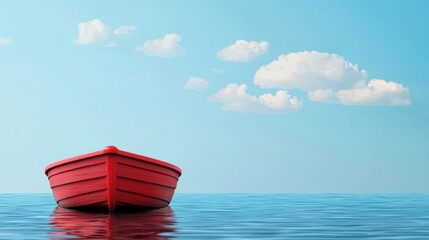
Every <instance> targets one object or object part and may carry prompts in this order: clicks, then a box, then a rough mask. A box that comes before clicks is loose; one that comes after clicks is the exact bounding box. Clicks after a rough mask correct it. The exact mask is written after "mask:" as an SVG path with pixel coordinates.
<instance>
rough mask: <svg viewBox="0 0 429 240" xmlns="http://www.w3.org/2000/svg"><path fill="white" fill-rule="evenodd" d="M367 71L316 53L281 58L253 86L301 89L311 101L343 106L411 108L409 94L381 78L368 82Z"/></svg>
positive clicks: (259, 74) (263, 70)
mask: <svg viewBox="0 0 429 240" xmlns="http://www.w3.org/2000/svg"><path fill="white" fill-rule="evenodd" d="M366 78H367V72H366V71H365V70H359V67H358V65H356V64H353V63H351V62H349V61H347V60H345V59H344V58H343V57H341V56H339V55H336V54H330V53H320V52H316V51H304V52H297V53H290V54H287V55H281V56H280V57H279V58H278V59H277V60H274V61H273V62H271V63H270V64H268V65H265V66H262V67H261V68H259V69H258V70H257V72H256V73H255V76H254V83H255V84H256V85H258V86H260V87H263V88H279V89H283V90H288V89H299V90H302V91H305V92H307V93H308V97H309V99H310V100H312V101H316V102H325V103H338V104H343V105H388V106H403V105H410V104H411V99H410V91H409V89H408V88H406V87H404V86H402V85H401V84H399V83H395V82H391V81H385V80H381V79H371V80H369V81H368V82H367V80H366Z"/></svg>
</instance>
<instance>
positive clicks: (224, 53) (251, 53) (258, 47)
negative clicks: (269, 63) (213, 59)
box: [217, 40, 269, 62]
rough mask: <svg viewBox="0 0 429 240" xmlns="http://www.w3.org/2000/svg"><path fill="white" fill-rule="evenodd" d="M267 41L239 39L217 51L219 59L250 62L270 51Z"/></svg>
mask: <svg viewBox="0 0 429 240" xmlns="http://www.w3.org/2000/svg"><path fill="white" fill-rule="evenodd" d="M268 48H269V44H268V42H266V41H261V42H256V41H250V42H248V41H246V40H237V41H236V42H235V43H233V44H232V45H230V46H228V47H225V48H224V49H222V50H220V51H219V52H218V53H217V56H218V58H219V59H221V60H224V61H230V62H249V61H253V60H255V59H257V58H258V57H259V56H261V55H264V54H265V53H267V52H268Z"/></svg>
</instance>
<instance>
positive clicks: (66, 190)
mask: <svg viewBox="0 0 429 240" xmlns="http://www.w3.org/2000/svg"><path fill="white" fill-rule="evenodd" d="M106 189H107V188H106V177H99V178H94V179H89V180H85V181H79V182H74V183H70V184H65V185H60V186H57V187H53V188H52V191H53V192H54V197H55V199H56V200H57V201H58V202H59V201H61V200H63V199H65V198H71V197H76V196H79V195H85V194H87V193H91V192H96V191H100V190H106ZM106 199H107V198H106ZM98 201H101V200H98Z"/></svg>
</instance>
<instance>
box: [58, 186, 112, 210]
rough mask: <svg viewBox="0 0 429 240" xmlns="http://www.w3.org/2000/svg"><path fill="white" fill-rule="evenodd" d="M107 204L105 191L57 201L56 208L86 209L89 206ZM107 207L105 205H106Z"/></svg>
mask: <svg viewBox="0 0 429 240" xmlns="http://www.w3.org/2000/svg"><path fill="white" fill-rule="evenodd" d="M103 202H106V203H107V191H106V189H103V190H100V191H96V192H90V193H84V194H80V195H75V196H73V197H69V198H64V199H62V200H59V201H58V206H60V207H67V208H78V207H88V206H91V205H97V204H98V205H100V203H103ZM106 205H107V204H106Z"/></svg>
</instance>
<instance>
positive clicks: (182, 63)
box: [0, 0, 429, 193]
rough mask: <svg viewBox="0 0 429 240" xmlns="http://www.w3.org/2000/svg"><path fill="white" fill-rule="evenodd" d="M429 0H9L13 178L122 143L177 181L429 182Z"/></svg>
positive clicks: (271, 187)
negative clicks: (175, 172)
mask: <svg viewBox="0 0 429 240" xmlns="http://www.w3.org/2000/svg"><path fill="white" fill-rule="evenodd" d="M427 9H429V4H428V2H427V1H391V0H389V1H251V2H249V1H226V0H225V1H180V2H179V1H3V2H2V6H1V8H0V22H1V24H0V84H1V85H0V114H1V118H0V133H1V135H0V144H1V146H2V148H1V149H2V150H1V152H0V166H1V168H0V192H49V191H50V190H49V184H48V182H47V179H46V177H45V176H44V172H43V171H44V167H45V166H46V165H47V164H49V163H52V162H54V161H57V160H61V159H64V158H67V157H71V156H75V155H78V154H82V153H87V152H91V151H95V150H99V149H101V148H104V146H107V145H116V146H117V147H119V148H120V149H123V150H126V151H131V152H135V153H140V154H143V155H147V156H151V157H154V158H158V159H162V160H165V161H168V162H171V163H174V164H176V165H178V166H180V167H181V168H182V169H183V176H182V178H181V179H180V182H179V186H178V189H177V191H179V192H303V193H318V192H429V187H428V185H427V184H426V183H427V182H428V181H429V174H427V170H428V169H429V159H428V156H429V148H428V147H427V146H428V140H427V136H428V134H429V125H428V124H427V123H428V120H429V100H428V99H429V98H428V97H427V91H428V89H429V83H428V74H427V71H426V65H427V56H428V55H429V48H428V47H427V43H428V42H429V32H428V30H427V29H428V26H429V14H428V10H427Z"/></svg>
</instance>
